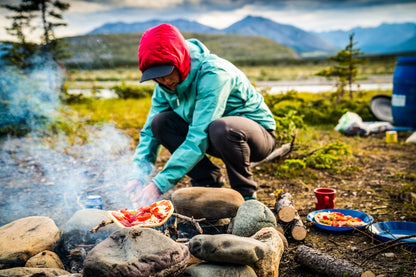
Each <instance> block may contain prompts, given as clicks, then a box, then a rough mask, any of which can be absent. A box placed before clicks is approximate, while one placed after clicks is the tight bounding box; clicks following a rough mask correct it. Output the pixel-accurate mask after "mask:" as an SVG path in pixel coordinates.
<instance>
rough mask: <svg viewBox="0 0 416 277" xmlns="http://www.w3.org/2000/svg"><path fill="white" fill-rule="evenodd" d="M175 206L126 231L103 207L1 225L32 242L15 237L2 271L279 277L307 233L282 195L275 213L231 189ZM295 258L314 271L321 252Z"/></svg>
mask: <svg viewBox="0 0 416 277" xmlns="http://www.w3.org/2000/svg"><path fill="white" fill-rule="evenodd" d="M166 201H169V200H166ZM170 201H171V202H170ZM170 201H169V203H172V205H173V206H172V208H174V210H175V211H174V212H173V211H172V212H171V213H169V214H168V218H167V219H166V220H164V223H163V224H162V225H160V226H156V227H124V226H122V225H120V224H119V223H118V224H115V218H112V217H110V216H109V215H108V214H109V213H108V211H106V210H100V209H80V210H78V211H77V212H75V213H74V215H73V216H72V217H71V218H70V219H69V220H68V221H67V222H66V223H65V224H64V226H63V228H62V229H61V230H58V228H57V227H56V225H55V223H54V222H53V220H51V219H50V218H47V217H42V216H37V217H27V218H22V219H19V220H17V221H15V222H11V223H10V224H7V225H4V226H3V227H0V229H1V231H2V233H7V235H8V236H9V237H13V238H15V237H16V236H18V237H19V238H26V239H22V240H21V241H19V240H15V239H13V242H12V243H13V245H14V247H11V245H9V247H8V248H7V249H8V251H6V253H2V254H1V259H0V264H1V267H2V268H3V270H2V271H4V270H7V271H10V272H14V273H15V274H21V273H22V272H25V273H27V272H29V271H30V272H31V274H35V273H39V272H49V273H50V272H54V274H56V276H57V275H64V272H66V274H70V273H78V274H82V275H83V276H208V275H201V274H208V273H209V272H217V273H218V274H220V275H222V276H278V272H279V263H280V260H281V257H282V255H284V250H285V249H287V248H288V241H290V240H297V241H302V240H304V239H305V237H306V236H307V233H308V228H307V226H305V224H304V222H303V221H302V219H301V218H300V216H299V214H298V212H297V210H296V208H295V204H294V202H293V198H292V197H291V195H290V194H289V193H284V192H281V193H280V194H279V195H278V197H277V198H276V203H275V206H274V207H271V208H269V207H266V206H265V205H264V204H262V203H261V202H259V201H257V200H249V201H244V199H243V198H242V196H241V195H240V194H239V193H238V192H236V191H234V190H232V189H228V188H203V187H189V188H181V189H178V190H176V191H175V192H174V193H173V194H172V195H171V199H170ZM28 238H30V239H28ZM38 239H39V240H40V241H42V243H43V244H42V245H38V241H37V240H38ZM1 241H2V242H1V243H5V242H4V240H1ZM25 245H26V248H25ZM34 245H36V246H37V247H34ZM5 247H6V246H5V245H0V248H1V249H5ZM28 248H30V249H31V250H30V251H29V250H28ZM3 252H4V251H3ZM296 255H297V256H298V260H299V261H302V260H304V262H303V263H305V264H307V265H309V266H310V267H312V268H313V267H314V266H315V267H316V264H313V262H311V261H314V259H313V257H321V256H322V253H316V251H315V250H313V249H309V248H308V247H306V246H305V247H304V248H299V251H297V252H296ZM16 257H17V258H16ZM332 258H333V257H332ZM315 260H316V258H315ZM327 260H331V257H327V258H326V259H325V261H327ZM333 260H334V263H335V264H337V268H338V269H337V270H346V271H345V272H350V273H351V274H352V275H351V276H372V275H361V274H370V273H369V272H366V271H365V270H364V269H362V268H359V267H356V266H353V265H351V264H349V263H348V262H346V261H340V260H338V259H335V258H333ZM51 261H58V262H55V263H54V266H53V267H52V266H51V267H45V266H42V265H46V264H48V265H50V264H52V262H51ZM325 261H324V262H323V261H320V260H317V262H316V263H318V264H320V263H325ZM308 263H309V264H308ZM311 263H312V264H311ZM25 265H26V267H24V266H25ZM29 266H30V267H29ZM6 268H7V269H6ZM329 268H330V267H329ZM31 270H32V271H31ZM0 273H1V271H0ZM45 274H46V273H45ZM357 274H358V275H357ZM209 276H213V275H209Z"/></svg>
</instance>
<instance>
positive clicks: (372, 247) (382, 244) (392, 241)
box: [359, 234, 416, 253]
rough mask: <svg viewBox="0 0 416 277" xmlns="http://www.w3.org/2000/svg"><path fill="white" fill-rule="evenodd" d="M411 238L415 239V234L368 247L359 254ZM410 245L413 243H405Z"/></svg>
mask: <svg viewBox="0 0 416 277" xmlns="http://www.w3.org/2000/svg"><path fill="white" fill-rule="evenodd" d="M413 237H416V234H413V235H408V236H403V237H400V238H397V239H392V240H389V241H386V242H383V243H380V244H377V245H374V246H371V247H368V248H366V249H364V250H361V251H360V252H359V253H362V252H365V251H368V250H371V249H374V248H377V247H383V246H386V245H389V244H394V243H395V242H397V241H399V240H402V239H409V238H413ZM412 243H413V244H414V242H411V241H407V242H405V244H412ZM395 245H397V244H395Z"/></svg>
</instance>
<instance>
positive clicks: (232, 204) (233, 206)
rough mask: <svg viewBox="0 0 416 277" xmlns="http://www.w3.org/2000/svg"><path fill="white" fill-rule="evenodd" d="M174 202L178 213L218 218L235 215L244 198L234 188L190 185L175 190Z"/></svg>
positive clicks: (196, 216)
mask: <svg viewBox="0 0 416 277" xmlns="http://www.w3.org/2000/svg"><path fill="white" fill-rule="evenodd" d="M172 203H173V206H174V207H175V210H176V212H177V213H180V214H183V215H186V216H189V217H194V218H206V219H208V220H216V219H220V218H231V217H234V216H235V215H236V213H237V210H238V208H239V207H240V206H241V204H243V203H244V198H243V197H242V196H241V194H240V193H238V192H237V191H235V190H233V189H228V188H205V187H189V188H181V189H178V190H177V191H175V192H174V193H173V194H172Z"/></svg>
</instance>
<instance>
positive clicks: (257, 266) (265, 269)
mask: <svg viewBox="0 0 416 277" xmlns="http://www.w3.org/2000/svg"><path fill="white" fill-rule="evenodd" d="M252 238H253V239H256V240H259V241H261V242H262V243H264V244H266V245H267V250H266V253H265V255H264V257H263V259H260V260H258V261H257V262H255V263H254V264H252V265H250V266H251V267H252V268H253V269H254V271H255V272H256V274H257V276H262V277H277V276H279V265H280V259H281V258H282V255H283V252H284V248H285V247H284V243H283V241H282V239H281V237H280V236H279V232H278V231H277V230H276V229H275V228H272V227H267V228H263V229H261V230H260V231H258V232H257V233H255V234H254V235H253V236H252Z"/></svg>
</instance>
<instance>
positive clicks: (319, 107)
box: [265, 91, 376, 125]
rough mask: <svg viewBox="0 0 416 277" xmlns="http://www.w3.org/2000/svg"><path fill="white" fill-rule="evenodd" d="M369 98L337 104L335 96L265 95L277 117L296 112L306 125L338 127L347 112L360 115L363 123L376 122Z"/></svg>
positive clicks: (294, 93) (293, 93) (343, 100)
mask: <svg viewBox="0 0 416 277" xmlns="http://www.w3.org/2000/svg"><path fill="white" fill-rule="evenodd" d="M367 98H368V97H360V98H358V99H353V100H349V99H346V98H344V99H340V100H339V101H338V103H337V102H336V95H335V94H315V95H313V96H309V94H302V95H300V94H299V93H298V92H296V91H289V92H287V93H286V94H278V95H267V94H266V95H265V101H266V103H267V105H268V106H269V107H270V109H271V111H272V113H273V114H274V115H275V116H280V117H281V116H285V115H286V114H288V113H289V112H290V111H292V110H296V111H297V114H298V116H301V117H302V118H303V120H304V122H305V123H306V124H308V125H309V124H310V125H322V124H332V125H336V124H337V123H338V120H339V118H341V116H342V115H343V114H344V113H346V112H348V111H349V112H354V113H357V114H358V115H360V117H361V118H362V119H363V121H374V120H376V118H375V117H374V116H373V114H372V113H371V110H370V105H369V101H368V99H367Z"/></svg>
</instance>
